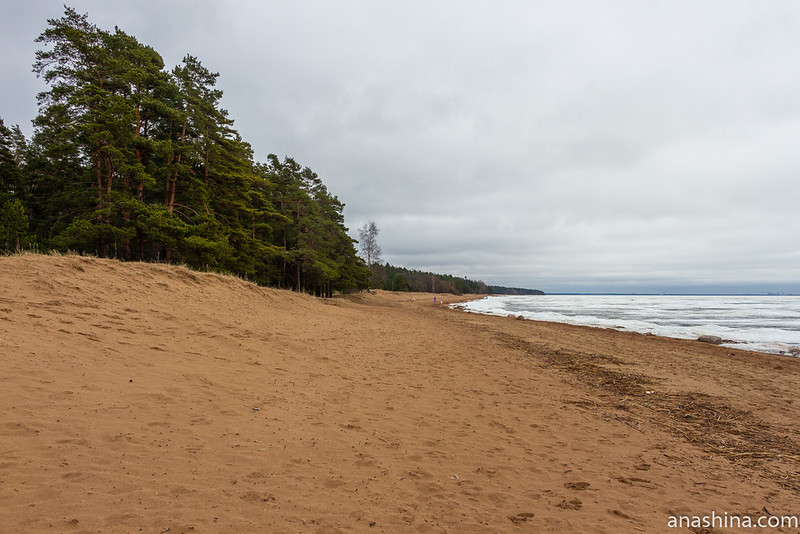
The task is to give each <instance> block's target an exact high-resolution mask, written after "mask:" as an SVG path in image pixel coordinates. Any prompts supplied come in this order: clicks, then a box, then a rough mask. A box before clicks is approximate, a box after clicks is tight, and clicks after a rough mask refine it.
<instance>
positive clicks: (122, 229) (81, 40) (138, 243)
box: [0, 8, 370, 295]
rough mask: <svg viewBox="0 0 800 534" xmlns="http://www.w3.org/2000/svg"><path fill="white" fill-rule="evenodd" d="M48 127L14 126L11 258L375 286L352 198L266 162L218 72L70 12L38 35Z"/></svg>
mask: <svg viewBox="0 0 800 534" xmlns="http://www.w3.org/2000/svg"><path fill="white" fill-rule="evenodd" d="M37 42H38V43H39V44H40V50H39V51H38V52H37V53H36V57H35V61H34V64H33V70H34V72H35V73H36V74H37V75H38V76H39V77H41V78H42V79H43V80H44V81H45V82H46V83H47V87H48V90H47V91H45V92H43V93H41V94H40V95H38V104H39V113H38V116H37V117H36V118H35V119H34V121H33V124H34V133H33V135H32V137H31V139H26V138H25V136H24V135H23V134H22V132H21V130H20V128H19V127H18V126H10V127H9V126H6V125H5V124H4V123H3V122H2V118H0V251H2V252H6V253H8V252H11V251H15V250H20V249H31V248H33V249H38V250H42V251H44V250H59V251H67V250H69V251H74V252H78V253H85V254H92V255H96V256H99V257H111V258H118V259H121V260H137V261H163V262H174V263H181V264H184V265H187V266H189V267H192V268H196V269H205V270H212V271H218V272H227V273H231V274H235V275H238V276H241V277H243V278H246V279H248V280H251V281H254V282H257V283H260V284H264V285H271V286H277V287H285V288H291V289H295V290H302V291H307V292H312V293H315V294H318V295H330V294H331V293H332V292H333V291H347V290H357V289H364V288H367V287H368V284H369V276H370V272H369V270H368V269H367V267H366V265H365V263H364V261H363V260H362V259H361V258H359V257H358V256H357V255H356V250H355V242H354V240H353V239H352V238H350V237H349V236H348V234H347V228H346V227H345V226H344V216H343V209H344V204H343V203H342V202H341V201H340V200H339V199H338V198H337V197H336V196H335V195H332V194H331V193H330V192H329V191H328V190H327V188H326V187H325V185H324V184H323V182H322V180H320V178H319V177H318V176H317V174H316V173H314V172H313V171H312V170H311V169H309V168H308V167H304V166H302V165H301V164H299V163H297V162H296V161H294V160H293V159H292V158H289V157H286V158H284V159H283V160H281V159H279V158H278V157H277V156H275V155H269V156H268V157H267V160H266V161H265V162H257V161H255V160H254V158H253V152H252V149H251V147H250V146H249V144H248V143H247V142H245V141H244V140H243V139H242V138H241V136H240V135H239V134H238V133H237V131H236V130H235V128H234V126H233V120H232V119H231V118H230V117H229V116H228V113H227V111H226V110H224V109H222V107H221V105H220V101H221V98H222V91H220V90H219V89H217V88H216V81H217V78H218V76H219V75H218V74H217V73H214V72H211V71H209V70H208V69H207V68H206V67H204V66H203V64H202V63H201V61H200V60H199V59H198V58H196V57H193V56H191V55H186V56H185V57H184V58H183V61H182V63H181V64H180V65H178V66H176V67H174V68H173V69H172V70H167V69H166V68H165V66H164V60H163V59H162V57H161V56H160V55H159V53H158V52H156V51H155V50H154V49H153V48H151V47H149V46H147V45H145V44H143V43H140V42H139V41H138V40H137V39H136V38H135V37H134V36H131V35H128V34H126V33H125V32H124V31H122V30H120V29H119V28H115V29H114V31H105V30H102V29H100V28H98V27H97V26H95V25H94V24H92V23H91V22H90V21H89V19H88V15H85V14H79V13H78V12H76V11H75V10H74V9H72V8H65V12H64V16H63V17H62V18H59V19H53V20H49V21H48V26H47V29H46V30H45V31H44V32H43V33H42V34H41V35H40V36H39V37H38V39H37Z"/></svg>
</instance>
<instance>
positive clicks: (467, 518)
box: [0, 256, 800, 532]
mask: <svg viewBox="0 0 800 534" xmlns="http://www.w3.org/2000/svg"><path fill="white" fill-rule="evenodd" d="M436 296H437V297H438V298H437V301H438V300H440V299H441V297H442V296H441V295H436ZM468 297H470V296H466V297H465V298H468ZM455 300H458V297H445V303H443V304H440V303H439V302H437V304H436V305H434V304H433V295H427V294H415V295H412V294H391V293H385V292H377V293H375V294H360V295H354V296H348V297H340V298H334V299H329V300H319V299H315V298H313V297H309V296H306V295H298V294H294V293H290V292H287V291H280V290H273V289H265V288H259V287H256V286H253V285H252V284H248V283H246V282H243V281H241V280H238V279H234V278H230V277H223V276H219V275H214V274H206V273H196V272H193V271H189V270H187V269H182V268H179V267H170V266H165V265H152V264H135V263H120V262H114V261H111V260H97V259H91V258H82V257H73V256H65V257H47V256H41V257H39V256H16V257H4V258H0V340H1V341H0V381H2V384H0V443H2V444H3V445H2V449H3V455H2V459H1V460H0V499H2V501H3V502H4V503H5V504H4V507H3V508H2V509H0V524H2V525H4V526H6V528H8V529H9V530H11V531H26V532H48V531H52V530H58V531H65V532H71V531H76V532H79V531H94V530H101V529H112V530H114V531H117V532H138V531H139V530H140V529H142V531H151V532H163V531H165V529H170V530H169V531H170V532H192V531H239V532H263V531H286V532H289V531H309V532H337V531H342V532H350V531H357V532H360V531H364V532H396V531H407V532H444V531H459V532H485V531H492V532H518V531H519V530H520V529H523V530H533V531H546V532H574V531H580V530H591V531H594V532H620V531H625V532H627V531H646V532H650V531H666V530H667V528H666V526H667V523H668V520H669V517H670V516H673V515H677V514H686V515H690V516H696V515H700V516H702V515H707V514H710V513H711V512H712V511H715V512H716V514H717V515H722V514H723V513H728V514H731V515H733V514H739V515H747V516H752V517H761V516H766V515H767V514H768V513H770V514H775V515H786V514H794V515H798V514H800V510H798V509H797V505H796V502H797V497H798V495H800V446H799V445H798V444H799V443H800V423H798V421H797V420H796V410H797V403H798V402H800V401H796V400H795V397H796V391H797V390H798V388H800V361H798V360H797V359H794V358H785V357H781V356H777V355H771V354H761V353H751V352H748V351H741V350H735V349H730V348H726V347H720V346H714V345H707V344H703V343H699V342H696V341H685V340H679V339H673V338H661V337H658V336H645V335H641V334H635V333H630V332H619V331H615V330H606V329H597V328H591V327H580V326H573V325H565V324H560V323H546V322H539V321H512V320H509V319H507V318H503V317H497V316H489V315H478V314H474V313H461V312H459V311H458V310H453V309H450V308H449V307H448V306H449V305H450V304H452V303H453V302H454V301H455ZM767 511H768V512H767ZM724 531H725V530H719V532H724ZM775 531H776V532H781V531H782V530H780V529H776V530H775ZM786 531H787V532H788V531H790V530H786ZM715 532H716V530H715Z"/></svg>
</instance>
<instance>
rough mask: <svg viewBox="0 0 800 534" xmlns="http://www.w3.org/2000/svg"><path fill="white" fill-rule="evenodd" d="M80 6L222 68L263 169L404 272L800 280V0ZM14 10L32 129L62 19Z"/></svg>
mask: <svg viewBox="0 0 800 534" xmlns="http://www.w3.org/2000/svg"><path fill="white" fill-rule="evenodd" d="M23 5H24V6H25V7H19V6H23ZM74 6H75V7H76V8H77V9H78V10H79V11H88V12H89V13H90V16H91V18H92V20H94V21H96V22H97V23H98V25H100V26H101V27H105V28H113V26H114V25H119V26H120V27H121V28H122V29H124V30H125V31H127V32H129V33H132V34H134V35H136V36H137V37H138V38H139V39H140V40H141V41H143V42H146V43H148V44H151V45H152V46H153V47H154V48H155V49H156V50H158V51H159V52H160V53H161V54H162V55H163V56H164V57H165V60H166V62H167V64H168V65H171V64H175V63H177V62H179V61H180V59H181V57H182V56H183V54H185V53H187V52H188V53H192V54H194V55H196V56H198V57H199V58H200V59H201V61H203V63H204V64H205V65H206V66H207V67H209V68H210V69H212V70H216V71H219V72H220V74H221V76H220V82H219V83H220V87H221V88H222V89H223V90H224V91H225V97H224V99H223V104H224V105H225V107H227V108H228V109H229V111H230V112H231V116H232V117H233V118H234V119H235V120H236V125H237V128H238V129H239V131H240V133H242V135H243V137H244V138H245V139H246V140H248V141H249V142H251V144H252V145H253V147H254V149H255V153H256V156H257V158H259V159H264V158H265V157H266V155H267V154H268V153H270V152H274V153H277V154H278V155H280V156H283V155H290V156H293V157H295V158H296V159H297V160H298V161H299V162H300V163H302V164H304V165H308V166H310V167H311V168H312V169H314V170H315V171H317V172H318V173H319V175H320V176H321V177H322V178H323V180H324V181H325V182H326V184H328V186H329V189H330V190H331V191H332V192H333V193H334V194H337V195H338V196H339V197H340V198H341V199H342V200H343V201H344V202H345V203H346V205H347V207H346V211H345V215H346V216H347V221H348V224H349V226H350V227H351V228H353V229H355V228H358V227H359V226H361V225H362V224H363V223H364V222H366V221H368V220H374V221H376V223H377V224H378V226H379V227H380V228H381V229H382V232H381V234H380V240H381V246H382V248H383V251H384V255H385V257H386V259H387V260H389V261H391V262H393V263H398V264H404V265H406V266H408V267H413V268H422V269H432V270H438V271H441V272H453V273H455V274H463V275H467V276H470V277H473V278H482V279H484V280H485V281H487V282H490V283H499V284H505V285H510V284H513V285H523V286H533V287H540V288H542V289H545V290H568V289H576V288H578V289H581V290H591V289H593V288H594V289H598V290H614V289H615V288H616V289H627V288H631V287H636V288H642V289H646V288H662V287H672V288H677V287H684V288H685V287H694V288H698V287H712V286H714V287H721V284H724V285H725V286H726V287H728V286H733V285H736V284H738V285H739V286H740V287H745V286H746V287H748V288H755V287H771V288H773V287H777V286H781V285H782V286H783V287H789V286H792V284H794V286H792V287H795V286H796V285H797V283H796V281H797V280H800V263H798V261H797V259H798V255H800V252H799V251H800V237H798V236H800V216H798V211H797V209H796V199H797V198H800V196H798V193H800V191H799V190H798V189H800V185H799V184H800V180H798V173H800V155H798V150H797V149H796V144H797V143H796V140H797V139H798V138H800V69H797V68H796V66H797V65H798V64H800V5H799V4H797V3H796V2H793V1H789V0H786V1H780V0H776V1H773V2H768V3H753V2H749V1H726V2H703V3H697V2H689V1H671V2H646V3H632V2H623V1H612V2H604V3H602V4H599V3H596V2H588V1H585V2H580V1H579V2H569V3H563V2H562V3H557V2H522V1H512V0H506V1H500V2H494V3H491V4H476V3H471V4H470V3H467V4H465V3H463V2H461V3H457V2H435V3H431V2H422V1H410V2H404V3H390V2H366V1H357V0H349V1H344V2H326V1H321V0H307V1H302V2H293V3H266V4H265V3H263V2H255V1H238V2H226V3H224V4H222V3H218V2H210V1H203V2H169V3H164V2H154V1H150V0H145V1H143V2H139V3H136V4H124V3H123V4H118V3H108V2H99V1H97V0H81V1H78V0H76V1H75V2H74ZM156 6H157V8H156ZM0 10H2V11H0V15H2V19H3V20H5V21H10V22H9V23H8V26H9V31H8V32H6V33H5V34H4V36H3V37H2V38H1V39H2V44H3V45H4V49H5V50H12V51H14V53H12V54H6V55H5V57H4V59H3V67H4V72H9V73H13V75H12V76H13V77H14V79H18V80H20V83H19V84H15V87H4V88H3V89H2V92H0V103H2V107H1V108H0V115H2V116H3V117H4V118H5V119H6V122H11V123H13V122H21V119H20V118H19V117H20V113H19V111H20V110H27V112H26V113H27V115H26V116H25V120H28V119H30V118H32V114H33V113H35V107H34V108H33V110H31V105H30V104H28V103H26V102H32V101H33V97H32V96H31V94H30V93H31V92H32V90H31V88H32V87H33V86H35V84H36V81H35V79H34V78H33V77H32V75H31V74H29V72H30V63H31V62H32V60H33V57H32V54H33V52H32V50H34V49H35V47H33V46H29V45H30V43H31V41H32V39H33V38H34V37H35V35H36V34H38V33H39V32H40V31H41V30H42V29H44V26H45V21H44V19H45V18H47V17H56V16H59V15H60V13H61V11H62V9H61V7H60V2H56V1H46V0H39V1H33V2H28V3H25V4H17V5H15V6H9V5H4V6H3V7H0ZM154 14H156V15H154ZM31 80H33V81H31ZM10 117H12V118H13V120H9V118H10ZM353 234H355V231H354V232H353Z"/></svg>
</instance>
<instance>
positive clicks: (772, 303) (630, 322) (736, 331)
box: [460, 295, 800, 353]
mask: <svg viewBox="0 0 800 534" xmlns="http://www.w3.org/2000/svg"><path fill="white" fill-rule="evenodd" d="M460 307H463V308H464V309H465V310H467V311H472V312H477V313H487V314H492V315H503V316H505V315H508V314H510V313H511V314H514V315H521V316H523V317H525V318H526V319H534V320H538V321H553V322H558V323H569V324H575V325H584V326H596V327H602V328H614V329H617V330H625V331H630V332H639V333H643V334H644V333H651V334H655V335H658V336H667V337H675V338H685V339H696V338H697V337H699V336H701V335H712V336H719V337H721V338H722V339H724V340H726V341H730V342H729V343H725V345H727V346H731V347H736V348H740V349H745V350H753V351H760V352H772V353H788V352H789V351H791V349H793V348H794V349H795V350H798V349H800V297H793V296H705V295H703V296H683V295H681V296H678V295H544V296H492V297H486V298H484V299H481V300H475V301H471V302H468V303H465V304H461V305H460Z"/></svg>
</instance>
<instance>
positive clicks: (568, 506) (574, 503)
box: [556, 499, 583, 510]
mask: <svg viewBox="0 0 800 534" xmlns="http://www.w3.org/2000/svg"><path fill="white" fill-rule="evenodd" d="M556 506H558V507H559V508H563V509H564V510H580V509H581V506H583V503H582V502H581V501H580V500H579V499H572V500H571V501H568V500H566V499H564V500H563V501H561V502H560V503H558V504H557V505H556Z"/></svg>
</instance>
